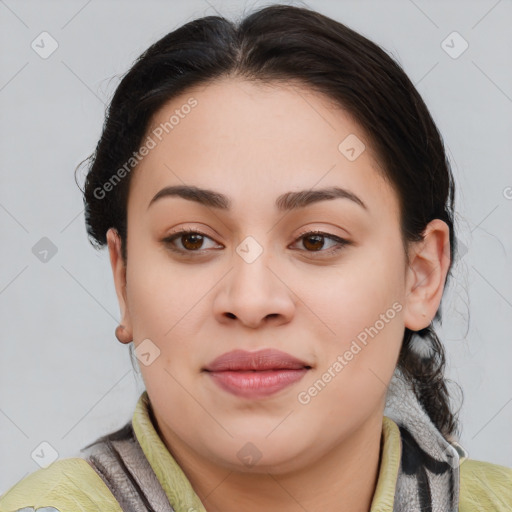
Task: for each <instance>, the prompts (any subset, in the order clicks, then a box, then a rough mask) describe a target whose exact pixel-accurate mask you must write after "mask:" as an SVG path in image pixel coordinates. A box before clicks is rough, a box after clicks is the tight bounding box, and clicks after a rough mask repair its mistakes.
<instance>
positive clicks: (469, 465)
mask: <svg viewBox="0 0 512 512" xmlns="http://www.w3.org/2000/svg"><path fill="white" fill-rule="evenodd" d="M459 510H460V511H461V512H466V511H467V512H469V511H474V510H494V511H496V512H501V511H503V512H506V511H510V510H512V469H510V468H507V467H505V466H499V465H497V464H491V463H489V462H481V461H478V460H471V459H466V460H464V461H463V462H462V464H461V466H460V507H459Z"/></svg>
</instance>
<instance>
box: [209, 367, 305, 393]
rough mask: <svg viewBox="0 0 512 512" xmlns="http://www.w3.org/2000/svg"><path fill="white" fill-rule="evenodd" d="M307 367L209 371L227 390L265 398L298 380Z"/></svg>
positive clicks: (218, 383)
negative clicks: (296, 368) (297, 368)
mask: <svg viewBox="0 0 512 512" xmlns="http://www.w3.org/2000/svg"><path fill="white" fill-rule="evenodd" d="M307 371H308V369H307V368H301V369H299V370H266V371H263V370H262V371H222V372H208V374H209V375H210V376H211V377H212V378H213V380H214V382H215V383H216V384H217V385H218V386H220V387H221V388H222V389H224V390H225V391H228V392H229V393H232V394H233V395H236V396H239V397H244V398H264V397H266V396H270V395H273V394H274V393H277V392H278V391H281V390H282V389H284V388H286V387H288V386H290V385H291V384H294V383H295V382H298V381H299V380H300V379H302V377H304V375H305V374H306V372H307Z"/></svg>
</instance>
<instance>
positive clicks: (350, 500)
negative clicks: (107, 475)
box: [161, 411, 382, 512]
mask: <svg viewBox="0 0 512 512" xmlns="http://www.w3.org/2000/svg"><path fill="white" fill-rule="evenodd" d="M379 413H380V414H379V415H375V416H374V417H371V418H369V419H368V421H367V422H366V423H365V424H364V425H362V426H361V427H360V428H358V429H357V430H356V431H355V432H353V433H352V434H351V435H350V437H349V438H345V439H343V440H342V441H341V442H340V443H338V444H337V445H335V446H333V447H332V449H331V450H329V451H328V452H327V453H325V454H324V455H322V456H321V457H320V458H318V459H317V460H316V461H314V462H312V463H310V464H309V465H307V466H306V467H301V468H298V469H296V470H294V471H293V472H287V473H275V474H273V473H272V472H265V473H246V472H236V471H231V470H229V469H226V468H225V467H219V466H218V465H215V464H213V463H212V462H211V461H210V460H208V459H205V458H203V457H201V456H200V455H199V454H198V453H197V452H194V451H191V450H190V448H189V447H187V446H186V445H184V444H183V443H181V442H180V440H179V439H178V438H177V437H176V436H175V435H173V433H172V432H169V431H166V432H165V433H164V435H163V436H162V435H161V437H162V440H163V441H164V443H165V444H166V446H167V448H168V449H169V452H170V453H171V454H172V456H173V457H174V458H175V460H176V461H177V463H178V464H179V465H180V467H181V469H182V470H183V472H184V473H185V475H186V476H187V478H188V479H189V481H190V483H191V485H192V487H193V488H194V490H195V492H196V493H197V495H198V496H199V498H200V499H201V501H202V503H203V504H204V506H205V508H206V510H207V511H208V512H230V511H232V510H244V512H253V511H254V512H256V511H258V512H261V510H263V509H265V508H266V509H269V510H280V511H281V512H292V511H293V512H298V511H304V510H307V511H308V512H320V511H321V512H329V511H333V512H334V511H336V512H338V511H340V510H343V511H344V512H363V511H366V512H367V511H368V510H370V506H371V502H372V498H373V494H374V492H375V487H376V484H377V478H378V473H379V465H380V464H379V463H380V450H381V434H382V413H381V411H379ZM170 447H172V451H171V448H170Z"/></svg>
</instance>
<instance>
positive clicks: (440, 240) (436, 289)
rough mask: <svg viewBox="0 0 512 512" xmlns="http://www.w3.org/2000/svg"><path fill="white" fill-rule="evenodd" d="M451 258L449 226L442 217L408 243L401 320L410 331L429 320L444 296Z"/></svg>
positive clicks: (420, 327) (417, 329)
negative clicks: (419, 238)
mask: <svg viewBox="0 0 512 512" xmlns="http://www.w3.org/2000/svg"><path fill="white" fill-rule="evenodd" d="M450 258H451V251H450V228H449V227H448V225H447V224H446V222H444V221H442V220H441V219H434V220H432V221H431V222H429V224H428V225H427V227H426V228H425V231H424V236H423V240H421V241H419V242H412V243H410V245H409V266H408V268H407V270H406V290H405V293H406V296H405V314H404V321H405V326H406V327H407V328H408V329H410V330H411V331H419V330H421V329H424V328H425V327H428V326H429V325H430V323H431V322H432V319H433V318H434V316H435V314H436V312H437V310H438V308H439V304H440V303H441V298H442V296H443V290H444V283H445V280H446V275H447V273H448V268H449V266H450Z"/></svg>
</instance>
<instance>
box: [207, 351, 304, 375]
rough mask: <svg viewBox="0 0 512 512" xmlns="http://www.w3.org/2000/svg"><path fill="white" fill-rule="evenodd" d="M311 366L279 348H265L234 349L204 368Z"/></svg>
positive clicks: (267, 368) (249, 368)
mask: <svg viewBox="0 0 512 512" xmlns="http://www.w3.org/2000/svg"><path fill="white" fill-rule="evenodd" d="M302 368H311V366H309V365H308V364H307V363H306V362H304V361H301V360H300V359H298V358H296V357H294V356H292V355H290V354H287V353H286V352H282V351H280V350H277V349H263V350H258V351H256V352H247V351H246V350H232V351H231V352H226V353H225V354H222V355H221V356H219V357H217V358H215V359H214V360H213V361H212V362H211V363H209V364H208V365H206V366H205V367H204V368H203V370H206V371H208V372H222V371H236V370H279V369H286V370H298V369H302Z"/></svg>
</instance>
